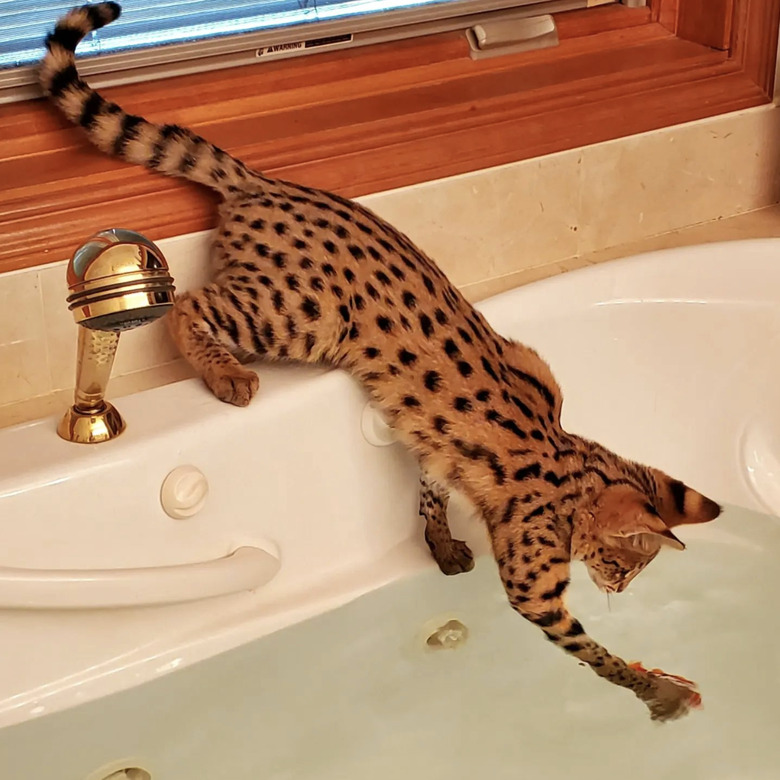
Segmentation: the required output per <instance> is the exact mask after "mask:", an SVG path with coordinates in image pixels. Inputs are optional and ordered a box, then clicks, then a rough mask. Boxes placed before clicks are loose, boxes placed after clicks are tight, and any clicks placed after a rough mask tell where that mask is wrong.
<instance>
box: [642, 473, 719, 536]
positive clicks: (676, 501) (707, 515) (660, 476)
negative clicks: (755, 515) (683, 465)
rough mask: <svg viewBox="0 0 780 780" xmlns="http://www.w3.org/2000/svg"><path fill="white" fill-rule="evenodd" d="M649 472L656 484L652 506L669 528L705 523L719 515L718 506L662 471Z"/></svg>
mask: <svg viewBox="0 0 780 780" xmlns="http://www.w3.org/2000/svg"><path fill="white" fill-rule="evenodd" d="M651 471H652V474H653V478H654V480H655V484H656V495H655V497H654V500H653V504H654V506H655V507H656V509H657V510H658V513H659V514H660V515H661V517H662V518H663V521H664V522H665V523H666V525H667V526H668V527H669V528H674V527H675V526H677V525H687V524H690V523H707V522H709V521H710V520H714V519H715V518H716V517H717V516H718V515H719V514H720V512H721V508H720V506H719V505H718V504H716V503H715V502H714V501H713V500H712V499H709V498H707V497H706V496H703V495H702V494H701V493H697V492H696V491H695V490H693V489H692V488H689V487H688V486H687V485H685V484H684V483H682V482H680V480H678V479H672V478H671V477H670V476H668V475H666V474H664V473H663V472H662V471H658V470H657V469H651Z"/></svg>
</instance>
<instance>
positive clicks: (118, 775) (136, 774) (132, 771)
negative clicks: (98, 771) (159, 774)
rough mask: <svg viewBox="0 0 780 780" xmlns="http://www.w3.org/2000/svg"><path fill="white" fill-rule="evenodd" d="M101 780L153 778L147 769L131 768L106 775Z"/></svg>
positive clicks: (149, 779)
mask: <svg viewBox="0 0 780 780" xmlns="http://www.w3.org/2000/svg"><path fill="white" fill-rule="evenodd" d="M100 780H152V776H151V775H150V774H149V773H148V772H147V771H146V770H145V769H139V768H138V767H136V766H131V767H125V768H124V769H120V770H118V771H115V772H112V773H111V774H110V775H105V776H104V777H102V778H100Z"/></svg>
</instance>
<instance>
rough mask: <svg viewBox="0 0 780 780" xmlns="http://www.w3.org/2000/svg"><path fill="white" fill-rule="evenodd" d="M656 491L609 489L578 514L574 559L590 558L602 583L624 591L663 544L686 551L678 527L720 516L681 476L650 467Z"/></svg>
mask: <svg viewBox="0 0 780 780" xmlns="http://www.w3.org/2000/svg"><path fill="white" fill-rule="evenodd" d="M648 472H649V473H650V474H651V475H652V480H651V482H652V483H654V489H653V491H652V495H648V491H645V490H639V489H638V488H637V487H635V486H631V485H626V484H618V485H611V486H609V487H606V488H604V489H603V490H602V491H601V492H600V493H599V494H598V495H597V496H596V498H595V499H594V500H593V502H592V503H591V504H590V505H589V506H588V507H587V508H585V509H584V510H583V511H582V512H580V513H578V515H577V518H576V520H575V523H574V529H573V535H572V557H574V558H577V559H580V560H582V561H584V562H585V565H586V566H587V568H588V573H589V574H590V576H591V579H592V580H593V581H594V582H595V583H596V585H597V586H598V587H599V588H600V589H601V590H604V591H607V592H608V593H619V592H620V591H622V590H624V589H625V588H626V586H627V585H628V583H629V582H631V580H632V579H634V577H636V575H637V574H639V572H641V571H642V570H643V569H644V568H645V567H646V566H647V564H649V563H650V562H651V561H652V560H653V558H655V556H656V555H658V552H659V551H660V549H661V548H662V547H671V548H673V549H675V550H684V549H685V545H684V544H683V543H682V542H681V541H680V540H679V539H678V538H677V537H676V536H675V535H674V533H673V532H672V530H671V529H672V528H674V527H675V526H678V525H685V524H688V523H706V522H707V521H709V520H714V519H715V518H716V517H717V516H718V515H719V514H720V511H721V508H720V506H719V505H718V504H716V503H715V502H714V501H712V500H710V499H709V498H707V497H706V496H703V495H702V494H701V493H697V492H696V491H695V490H692V489H691V488H689V487H688V486H687V485H684V484H683V483H682V482H680V481H679V480H675V479H672V478H671V477H668V476H667V475H666V474H664V473H662V472H660V471H657V470H655V469H648Z"/></svg>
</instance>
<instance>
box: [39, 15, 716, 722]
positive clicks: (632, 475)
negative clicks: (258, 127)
mask: <svg viewBox="0 0 780 780" xmlns="http://www.w3.org/2000/svg"><path fill="white" fill-rule="evenodd" d="M119 14H120V6H119V5H117V4H116V3H99V4H95V5H88V6H84V7H82V8H76V9H74V10H72V11H71V12H70V13H68V14H67V15H66V16H64V17H63V18H62V19H61V20H60V21H59V22H58V23H57V26H56V28H55V31H54V32H53V33H52V34H51V35H49V36H48V38H47V40H46V46H47V50H48V51H47V54H46V55H45V57H44V58H43V60H42V62H41V68H40V81H41V84H42V86H43V89H44V91H45V92H46V94H47V95H48V96H49V98H50V100H51V102H52V103H53V104H54V105H55V106H56V107H57V108H58V109H59V110H60V111H62V112H63V113H64V114H65V116H67V117H68V118H69V119H70V120H71V121H72V122H74V123H75V124H78V125H81V127H82V128H84V130H85V131H86V134H87V136H88V137H89V139H90V140H91V141H92V142H93V143H94V144H95V145H96V146H97V147H98V148H100V149H101V150H102V151H104V152H106V153H108V154H112V155H115V156H118V157H120V158H122V159H124V160H126V161H129V162H132V163H138V164H141V165H144V166H146V167H148V168H151V169H153V170H156V171H160V172H162V173H166V174H169V175H171V176H179V177H183V178H186V179H189V180H190V181H193V182H197V183H199V184H204V185H206V186H208V187H211V188H213V189H214V190H216V191H217V192H218V193H219V194H220V195H221V196H222V198H223V201H222V204H221V206H220V208H219V215H220V218H219V228H218V230H217V233H216V236H215V240H214V263H215V266H216V272H215V275H214V281H213V282H212V283H210V284H208V285H206V286H205V287H203V288H202V289H200V290H197V291H195V292H191V293H187V294H184V295H181V296H180V297H179V298H178V301H177V302H176V305H175V307H174V309H173V311H172V312H171V314H170V317H169V322H170V330H171V333H172V335H173V338H174V339H175V341H176V343H177V345H178V347H179V349H180V350H181V352H182V354H183V355H184V357H185V358H186V359H187V360H188V361H189V362H190V363H191V364H192V366H193V367H194V369H195V370H196V371H197V373H198V374H199V375H200V376H201V377H202V378H203V380H204V381H205V383H206V384H207V385H208V387H209V388H210V389H211V390H212V391H213V393H214V395H216V396H217V397H218V398H219V399H221V400H222V401H226V402H228V403H231V404H236V405H238V406H245V405H246V404H248V403H249V402H250V400H251V399H252V396H253V395H254V394H255V392H256V391H257V389H258V378H257V375H256V374H255V373H254V372H252V371H250V370H249V369H247V368H245V367H244V365H242V363H241V362H240V361H239V360H238V359H237V357H236V355H237V354H239V355H240V354H246V353H248V354H250V355H253V356H257V357H261V358H263V359H269V360H291V361H302V362H307V363H324V364H328V365H331V366H337V367H339V368H342V369H344V370H346V371H349V372H350V373H351V374H352V375H353V376H354V377H356V378H357V379H358V380H359V381H360V382H361V384H362V385H363V387H364V388H365V389H366V391H367V392H368V393H369V394H370V396H371V398H372V399H373V401H374V403H375V405H376V406H377V407H378V408H379V409H380V410H381V411H382V412H383V413H384V415H385V416H386V418H387V420H388V421H389V423H390V424H391V426H392V428H393V429H394V431H395V433H396V435H397V437H398V439H399V440H400V441H401V442H403V443H404V444H405V445H406V446H407V447H408V448H409V449H410V450H411V451H412V452H413V453H414V454H415V455H416V456H417V458H418V459H419V462H420V466H421V470H422V474H423V476H422V480H421V481H422V493H421V501H420V513H421V515H422V516H423V517H424V519H425V538H426V541H427V543H428V545H429V547H430V549H431V553H432V555H433V557H434V558H435V560H436V561H437V563H438V565H439V567H440V568H441V570H442V571H443V572H444V573H445V574H457V573H459V572H465V571H468V570H469V569H471V567H472V566H473V560H472V554H471V551H470V550H469V548H468V547H467V545H466V544H465V543H464V542H462V541H458V540H456V539H453V538H452V536H451V535H450V530H449V528H448V525H447V519H446V511H447V498H448V490H450V489H457V490H458V491H460V492H461V493H463V494H464V495H465V496H466V497H468V499H470V501H471V502H472V503H473V504H474V506H475V507H476V508H477V509H478V510H479V512H480V514H481V516H482V518H483V519H484V522H485V524H486V526H487V529H488V532H489V535H490V538H491V542H492V549H493V553H494V555H495V558H496V561H497V562H498V568H499V571H500V575H501V580H502V582H503V585H504V587H505V589H506V593H507V596H508V598H509V602H510V604H511V606H512V607H513V608H514V609H515V610H516V611H517V612H518V613H519V614H520V615H522V616H523V617H524V618H526V619H527V620H530V621H531V622H532V623H534V624H536V625H537V626H539V627H540V628H541V629H542V630H543V631H544V634H545V635H546V636H547V638H548V639H550V640H551V641H552V642H553V643H555V644H556V645H558V646H559V647H561V648H562V649H563V650H565V651H566V652H567V653H569V654H571V655H573V656H574V657H575V658H577V659H578V660H579V661H581V662H583V663H585V664H588V665H589V666H590V667H591V668H592V669H593V671H594V672H596V674H597V675H599V676H600V677H603V678H605V679H606V680H609V681H610V682H612V683H615V684H616V685H619V686H622V687H624V688H628V689H629V690H631V691H633V692H634V694H636V696H637V697H639V698H640V699H641V700H642V701H643V702H645V704H646V705H647V706H648V708H649V709H650V713H651V716H652V718H653V719H656V720H668V719H672V718H676V717H679V716H681V715H683V714H685V713H686V712H687V711H688V709H689V707H690V706H691V703H692V702H693V701H694V694H693V693H692V691H691V690H690V689H689V688H688V687H686V686H685V685H683V684H678V683H677V682H675V681H674V680H673V679H670V678H668V677H665V676H660V675H658V674H654V673H651V672H648V671H646V670H644V669H642V668H641V667H635V666H629V665H628V664H626V663H625V662H624V661H623V660H622V659H620V658H618V657H617V656H614V655H612V654H611V653H609V652H608V651H607V650H606V649H605V648H603V647H601V646H600V645H599V644H598V643H597V642H595V641H594V640H593V639H591V638H590V637H589V636H588V635H587V634H586V633H585V629H584V628H583V627H582V625H581V624H580V623H579V621H577V620H576V619H575V618H574V617H573V616H572V615H571V614H570V613H569V612H568V611H567V609H566V607H565V605H564V594H565V592H566V588H567V585H568V583H569V563H570V561H571V560H573V559H574V560H576V559H580V560H582V561H584V562H585V565H586V566H587V568H588V570H589V572H590V575H591V577H592V579H593V580H594V582H595V583H596V585H597V586H598V587H599V588H601V589H602V590H604V591H607V592H619V591H622V590H623V589H624V588H625V587H626V586H627V585H628V583H629V582H630V581H631V580H632V579H633V577H635V576H636V575H637V574H638V573H639V572H640V571H641V570H642V569H644V568H645V566H647V564H648V563H650V562H651V561H652V560H653V558H655V556H656V555H657V554H658V551H659V550H660V548H661V547H662V546H665V545H668V546H671V547H673V548H677V549H683V544H682V543H681V542H680V541H679V540H678V539H677V538H676V537H675V535H674V534H673V533H672V531H671V530H670V529H671V528H673V527H674V526H677V525H681V524H684V523H701V522H706V521H708V520H712V519H714V518H715V517H717V516H718V514H719V513H720V507H719V506H718V505H717V504H716V503H715V502H714V501H711V500H710V499H708V498H705V497H704V496H703V495H701V494H700V493H697V492H695V491H694V490H692V489H690V488H688V487H687V486H686V485H684V484H683V483H682V482H680V481H678V480H675V479H672V478H670V477H668V476H667V475H666V474H663V473H662V472H660V471H658V470H656V469H653V468H649V467H646V466H642V465H639V464H636V463H632V462H629V461H627V460H624V459H622V458H620V457H619V456H617V455H615V454H614V453H612V452H610V451H609V450H607V449H605V448H604V447H602V446H600V445H599V444H596V443H595V442H592V441H588V440H586V439H583V438H581V437H579V436H576V435H574V434H571V433H568V432H567V431H565V430H564V429H563V428H562V427H561V424H560V413H561V404H562V397H561V391H560V389H559V387H558V385H557V383H556V381H555V379H554V378H553V375H552V373H551V371H550V368H549V367H548V365H547V364H546V363H545V362H544V360H542V359H541V358H540V357H539V355H538V354H537V353H536V352H535V351H534V350H533V349H531V348H529V347H526V346H524V345H522V344H519V343H517V342H515V341H511V340H508V339H505V338H503V337H501V336H500V335H498V334H497V333H495V332H494V331H493V329H492V328H491V327H490V325H489V324H488V323H487V322H486V321H485V319H484V318H483V317H482V315H481V314H479V313H478V312H477V311H475V310H474V309H473V308H472V307H471V306H470V305H469V304H468V303H467V302H466V300H464V298H463V297H462V295H461V294H460V293H459V292H458V290H456V289H455V288H454V287H453V286H452V284H450V282H449V281H448V280H447V278H446V277H445V276H444V274H443V273H442V272H441V271H440V270H439V268H438V267H437V266H436V265H435V264H434V263H433V262H432V261H431V260H430V259H429V258H428V257H426V256H425V254H424V253H423V252H421V251H420V250H419V249H418V248H417V247H415V246H414V244H412V243H411V241H410V240H409V239H408V238H407V237H406V236H404V235H403V234H401V233H399V232H398V231H397V230H395V229H394V228H393V227H392V226H390V225H388V224H387V223H386V222H384V221H383V220H382V219H380V218H379V217H377V216H376V215H374V214H372V213H371V212H370V211H369V210H368V209H366V208H364V207H362V206H360V205H358V204H357V203H354V202H352V201H350V200H346V199H345V198H341V197H339V196H337V195H334V194H332V193H329V192H324V191H321V190H315V189H311V188H309V187H304V186H302V185H298V184H291V183H289V182H285V181H280V180H276V179H272V178H269V177H267V176H264V175H262V174H261V173H257V172H255V171H253V170H250V169H249V168H247V167H246V165H244V164H243V163H242V162H240V161H239V160H236V159H235V158H233V157H231V156H230V155H229V154H228V153H226V152H224V151H222V150H221V149H218V148H217V147H215V146H214V145H212V144H211V143H209V142H208V141H205V140H204V139H203V138H201V137H199V136H197V135H195V134H194V133H193V132H191V131H190V130H188V129H186V128H182V127H178V126H177V125H171V124H165V125H157V124H154V123H151V122H148V121H146V120H145V119H142V118H141V117H138V116H134V115H132V114H128V113H126V112H125V111H124V110H123V109H122V108H120V107H119V106H118V105H116V103H112V102H110V101H108V100H106V99H104V98H103V97H102V96H101V95H99V94H98V93H97V92H95V91H94V90H93V89H92V88H90V87H89V86H88V85H87V84H86V83H85V82H84V81H82V80H81V78H80V77H79V75H78V72H77V69H76V65H75V58H74V54H73V52H74V50H75V48H76V45H77V44H78V42H79V41H80V40H81V39H82V38H83V37H84V36H85V35H87V34H88V33H89V32H90V31H92V30H95V29H97V28H100V27H102V26H103V25H105V24H107V23H109V22H112V21H113V20H114V19H116V18H117V17H118V16H119Z"/></svg>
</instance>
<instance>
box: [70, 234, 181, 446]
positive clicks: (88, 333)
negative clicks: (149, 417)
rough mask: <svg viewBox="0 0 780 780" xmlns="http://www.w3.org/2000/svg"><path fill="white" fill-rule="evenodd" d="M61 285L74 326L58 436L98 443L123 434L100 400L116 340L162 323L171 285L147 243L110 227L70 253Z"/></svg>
mask: <svg viewBox="0 0 780 780" xmlns="http://www.w3.org/2000/svg"><path fill="white" fill-rule="evenodd" d="M67 281H68V289H69V290H70V295H69V296H68V304H69V306H68V307H69V308H70V310H71V311H72V312H73V316H74V318H75V320H76V322H77V323H78V325H79V341H78V355H77V360H76V390H75V393H74V403H73V406H71V407H70V409H68V411H67V412H66V414H65V416H64V417H63V418H62V420H61V421H60V424H59V425H58V426H57V433H58V434H59V435H60V436H61V437H62V438H63V439H67V440H68V441H72V442H77V443H79V444H97V443H98V442H101V441H108V440H109V439H113V438H115V437H116V436H119V434H120V433H122V431H123V430H124V429H125V421H124V420H123V419H122V417H121V415H120V414H119V412H118V411H117V410H116V409H115V408H114V406H112V405H111V404H110V403H109V402H108V401H106V399H105V396H106V387H107V386H108V380H109V378H110V377H111V367H112V366H113V364H114V355H115V354H116V348H117V345H118V344H119V334H120V333H121V332H122V331H123V330H130V329H131V328H137V327H139V326H141V325H146V324H147V323H149V322H152V321H154V320H156V319H158V318H159V317H162V316H163V314H165V313H166V312H167V311H168V310H169V309H170V308H171V306H173V301H174V286H173V278H172V277H171V275H170V273H169V272H168V263H167V262H166V261H165V257H164V256H163V254H162V252H161V251H160V250H159V249H158V248H157V247H156V246H155V245H154V244H153V243H152V242H151V241H149V239H147V238H145V237H144V236H142V235H141V234H140V233H135V232H134V231H132V230H123V229H121V228H112V229H110V230H103V231H101V232H100V233H96V234H95V235H94V236H92V237H91V238H90V239H88V240H87V242H86V243H85V244H83V245H82V246H80V247H79V248H78V249H77V250H76V251H75V252H74V254H73V257H72V258H71V260H70V262H69V263H68V271H67Z"/></svg>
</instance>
